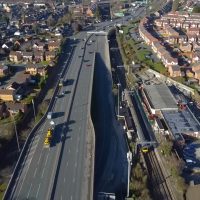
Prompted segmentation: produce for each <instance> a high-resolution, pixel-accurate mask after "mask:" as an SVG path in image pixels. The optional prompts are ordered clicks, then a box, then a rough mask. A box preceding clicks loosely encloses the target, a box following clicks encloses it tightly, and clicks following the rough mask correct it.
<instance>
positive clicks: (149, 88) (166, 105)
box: [143, 84, 178, 114]
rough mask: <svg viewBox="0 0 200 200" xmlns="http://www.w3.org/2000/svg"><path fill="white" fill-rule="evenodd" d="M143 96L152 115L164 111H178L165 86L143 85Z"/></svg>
mask: <svg viewBox="0 0 200 200" xmlns="http://www.w3.org/2000/svg"><path fill="white" fill-rule="evenodd" d="M143 96H144V99H145V100H146V102H145V103H146V104H147V106H148V108H149V110H150V111H151V113H152V114H159V113H160V112H161V111H164V110H175V111H178V106H177V102H176V100H175V98H174V97H173V95H172V93H171V92H170V90H169V88H168V87H167V86H166V84H159V85H145V86H144V88H143Z"/></svg>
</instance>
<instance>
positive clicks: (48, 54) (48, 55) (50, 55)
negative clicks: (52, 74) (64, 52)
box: [45, 51, 56, 61]
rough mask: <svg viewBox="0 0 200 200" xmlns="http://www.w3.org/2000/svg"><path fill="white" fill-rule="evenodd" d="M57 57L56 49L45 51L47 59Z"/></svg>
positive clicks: (50, 59)
mask: <svg viewBox="0 0 200 200" xmlns="http://www.w3.org/2000/svg"><path fill="white" fill-rule="evenodd" d="M55 57H56V53H55V52H54V51H46V52H45V59H46V61H52V60H54V59H55Z"/></svg>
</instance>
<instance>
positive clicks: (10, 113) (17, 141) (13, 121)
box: [9, 112, 20, 152]
mask: <svg viewBox="0 0 200 200" xmlns="http://www.w3.org/2000/svg"><path fill="white" fill-rule="evenodd" d="M9 113H10V116H11V118H12V120H13V124H14V128H15V136H16V140H17V147H18V151H19V152H20V145H19V138H18V134H17V126H16V123H15V118H14V116H13V115H12V113H11V112H9Z"/></svg>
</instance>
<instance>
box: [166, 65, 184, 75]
mask: <svg viewBox="0 0 200 200" xmlns="http://www.w3.org/2000/svg"><path fill="white" fill-rule="evenodd" d="M168 72H169V74H170V76H171V77H179V76H181V70H180V66H178V65H173V66H169V68H168Z"/></svg>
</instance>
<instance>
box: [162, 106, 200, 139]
mask: <svg viewBox="0 0 200 200" xmlns="http://www.w3.org/2000/svg"><path fill="white" fill-rule="evenodd" d="M162 115H163V118H164V120H165V122H166V125H167V126H168V128H169V130H170V132H171V134H172V135H173V136H174V138H175V139H176V140H182V139H183V138H182V135H186V136H190V137H195V138H200V124H199V122H198V121H197V119H196V118H195V117H194V115H193V114H192V113H191V111H190V110H189V109H188V108H186V109H185V110H182V111H162Z"/></svg>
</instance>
